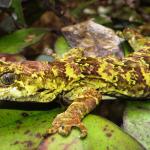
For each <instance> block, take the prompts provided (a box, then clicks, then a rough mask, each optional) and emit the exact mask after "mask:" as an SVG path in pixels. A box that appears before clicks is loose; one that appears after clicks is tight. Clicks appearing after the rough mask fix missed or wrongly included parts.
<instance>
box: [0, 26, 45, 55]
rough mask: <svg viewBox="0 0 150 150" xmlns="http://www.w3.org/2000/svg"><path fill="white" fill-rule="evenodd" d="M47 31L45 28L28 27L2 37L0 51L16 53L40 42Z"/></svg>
mask: <svg viewBox="0 0 150 150" xmlns="http://www.w3.org/2000/svg"><path fill="white" fill-rule="evenodd" d="M46 32H47V30H46V29H43V28H28V29H21V30H17V31H16V32H14V33H12V34H9V35H6V36H3V37H2V38H0V53H9V54H15V53H18V52H20V51H21V50H22V49H23V48H25V47H27V46H29V45H31V44H34V43H36V42H38V41H39V40H40V39H41V38H42V36H43V35H44V34H45V33H46Z"/></svg>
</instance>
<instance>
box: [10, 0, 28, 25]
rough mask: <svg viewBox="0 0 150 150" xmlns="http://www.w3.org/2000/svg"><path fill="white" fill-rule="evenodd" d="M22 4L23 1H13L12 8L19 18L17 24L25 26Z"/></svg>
mask: <svg viewBox="0 0 150 150" xmlns="http://www.w3.org/2000/svg"><path fill="white" fill-rule="evenodd" d="M21 2H22V1H21V0H12V3H11V7H12V8H13V9H14V12H15V14H16V16H17V22H18V23H19V24H20V25H23V26H25V20H24V15H23V10H22V5H21Z"/></svg>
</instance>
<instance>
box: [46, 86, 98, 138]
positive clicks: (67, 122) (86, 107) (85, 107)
mask: <svg viewBox="0 0 150 150" xmlns="http://www.w3.org/2000/svg"><path fill="white" fill-rule="evenodd" d="M80 89H81V88H80ZM77 91H78V90H77ZM80 91H81V93H78V94H77V95H76V96H74V95H73V97H74V98H75V99H74V101H73V103H72V104H71V105H70V106H69V107H68V109H67V110H66V111H65V112H63V113H61V114H59V115H57V116H56V118H55V119H54V121H53V123H52V127H51V128H50V129H49V130H48V133H49V134H53V133H56V132H58V133H59V134H61V135H68V134H69V133H70V131H71V128H72V127H77V128H79V129H80V131H81V137H82V138H83V137H85V136H86V135H87V129H86V127H85V126H84V124H83V123H82V122H81V120H82V119H83V118H84V116H85V115H86V114H88V113H89V112H91V111H92V110H93V109H94V108H95V107H96V105H98V104H99V102H100V100H101V94H100V93H99V92H98V91H96V90H95V89H93V88H82V90H80ZM72 92H73V93H74V92H76V90H75V91H72ZM72 92H71V93H72Z"/></svg>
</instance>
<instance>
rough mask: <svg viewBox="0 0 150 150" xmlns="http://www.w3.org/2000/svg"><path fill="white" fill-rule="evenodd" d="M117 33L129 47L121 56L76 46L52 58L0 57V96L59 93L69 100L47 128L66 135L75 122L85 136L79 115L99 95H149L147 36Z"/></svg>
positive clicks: (27, 98) (47, 98) (33, 98)
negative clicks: (89, 52)
mask: <svg viewBox="0 0 150 150" xmlns="http://www.w3.org/2000/svg"><path fill="white" fill-rule="evenodd" d="M123 35H124V37H125V38H126V39H127V40H128V41H129V43H130V44H131V46H132V47H133V48H134V49H135V52H134V53H132V54H130V55H129V56H127V57H125V58H117V57H115V56H105V57H101V58H100V57H98V58H94V57H85V56H84V55H83V49H82V48H73V49H72V50H71V51H70V52H69V53H68V54H66V55H65V56H64V57H63V58H59V59H56V60H55V61H53V62H40V61H27V60H26V61H21V62H5V61H0V101H5V100H7V101H16V102H41V103H48V102H51V101H54V100H55V99H56V98H57V96H59V95H61V97H62V98H63V99H64V100H65V101H67V102H68V103H69V104H70V105H69V106H68V107H67V109H66V110H65V111H64V112H63V113H61V114H58V115H57V116H56V118H55V119H54V120H53V122H52V126H51V127H50V128H49V129H48V131H47V132H48V133H49V134H54V133H59V134H61V135H68V134H69V133H70V132H71V129H72V127H77V128H78V129H79V130H80V132H81V135H80V136H81V137H86V135H87V133H88V131H87V129H86V127H85V126H84V124H83V123H82V119H83V118H84V117H85V116H86V115H87V114H89V113H90V112H91V111H92V110H93V109H94V108H95V107H96V106H97V105H98V104H99V103H100V102H101V101H102V96H103V95H110V96H113V97H124V98H130V99H132V98H133V99H134V98H136V99H138V98H144V99H149V98H150V40H149V38H145V37H144V36H142V35H141V34H140V33H139V32H137V31H136V30H132V29H126V30H124V32H123ZM138 44H139V46H137V45H138Z"/></svg>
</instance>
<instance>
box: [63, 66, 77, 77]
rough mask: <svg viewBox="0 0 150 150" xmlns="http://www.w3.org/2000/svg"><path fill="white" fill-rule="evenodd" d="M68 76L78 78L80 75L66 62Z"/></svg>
mask: <svg viewBox="0 0 150 150" xmlns="http://www.w3.org/2000/svg"><path fill="white" fill-rule="evenodd" d="M65 73H66V76H67V77H69V78H77V77H78V76H77V75H76V73H75V71H74V69H73V68H72V67H71V66H70V64H66V72H65Z"/></svg>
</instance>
